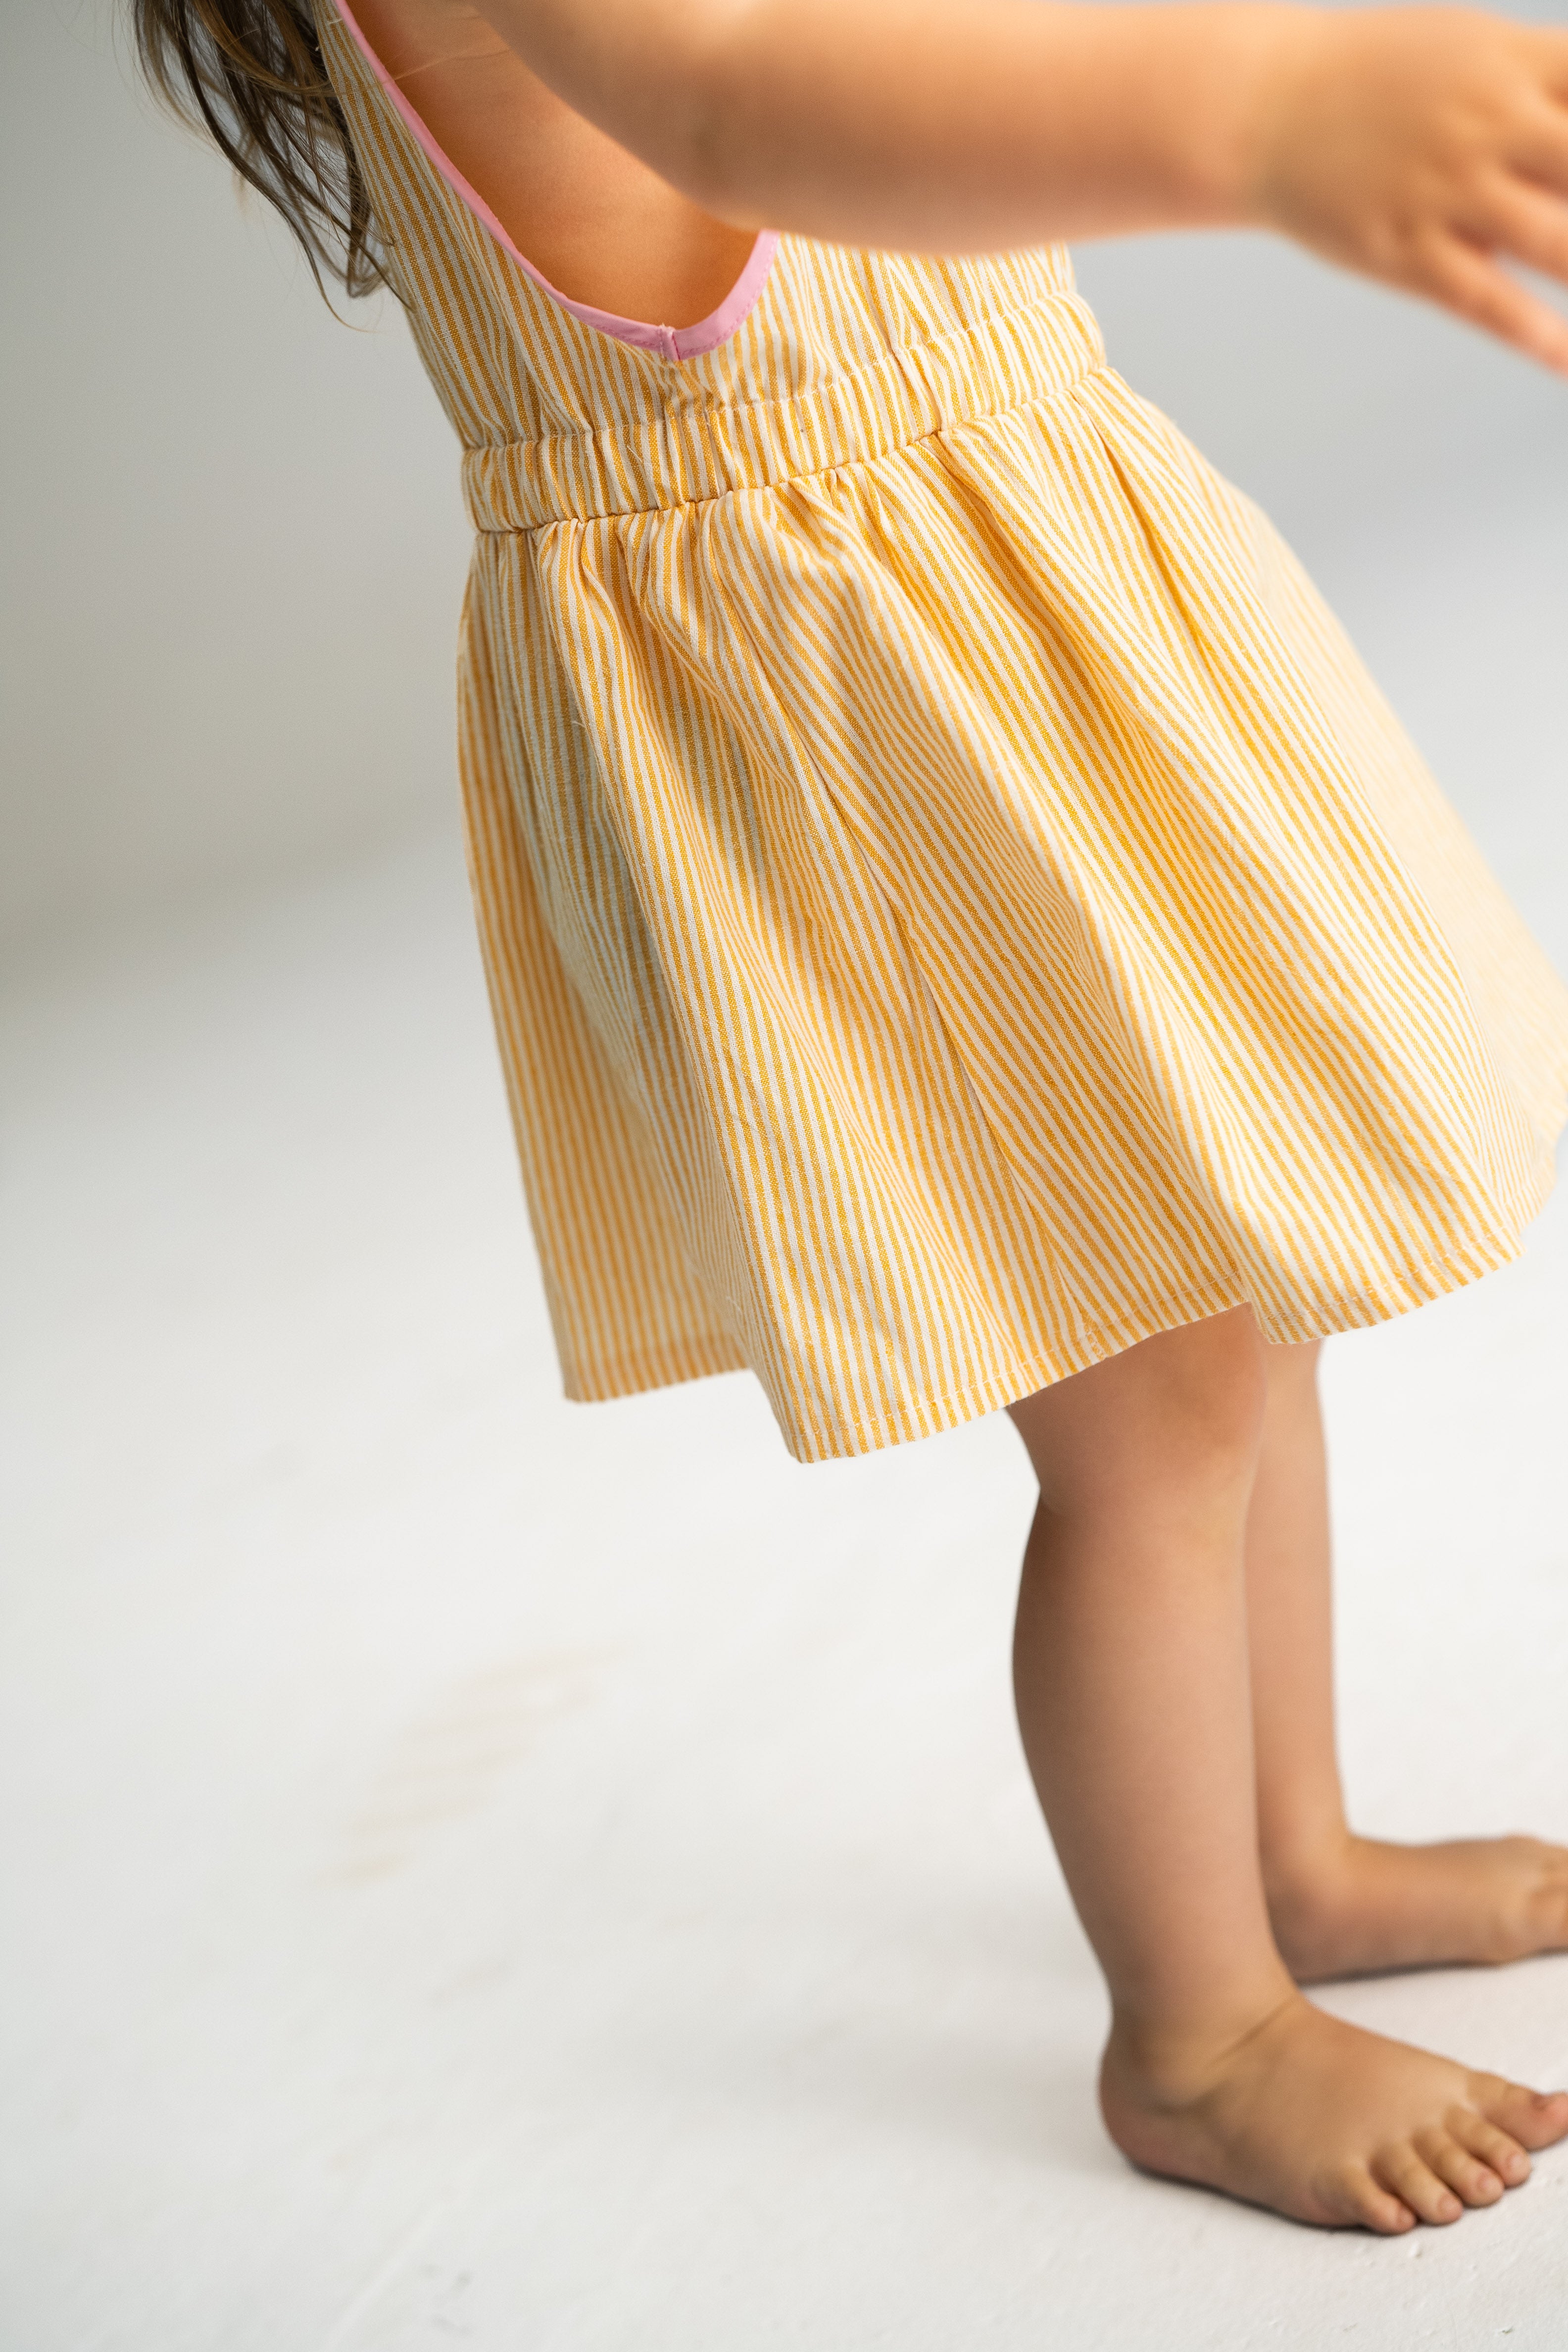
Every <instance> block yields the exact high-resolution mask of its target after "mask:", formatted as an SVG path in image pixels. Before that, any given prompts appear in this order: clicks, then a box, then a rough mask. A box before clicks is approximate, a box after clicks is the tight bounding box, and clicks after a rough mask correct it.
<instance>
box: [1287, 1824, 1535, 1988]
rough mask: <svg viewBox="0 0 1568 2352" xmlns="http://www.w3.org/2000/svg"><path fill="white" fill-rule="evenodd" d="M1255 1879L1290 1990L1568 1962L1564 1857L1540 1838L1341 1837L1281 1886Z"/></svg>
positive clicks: (1288, 1877) (1303, 1865)
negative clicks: (1431, 1971) (1373, 1972)
mask: <svg viewBox="0 0 1568 2352" xmlns="http://www.w3.org/2000/svg"><path fill="white" fill-rule="evenodd" d="M1267 1875H1268V1879H1269V1881H1270V1884H1269V1897H1268V1908H1269V1916H1270V1917H1271V1919H1272V1921H1273V1926H1274V1933H1275V1937H1276V1940H1277V1941H1278V1943H1279V1949H1280V1952H1281V1953H1282V1955H1283V1957H1284V1959H1285V1964H1286V1966H1287V1967H1288V1968H1289V1970H1290V1972H1291V1974H1292V1975H1293V1976H1294V1977H1295V1978H1296V1979H1298V1981H1299V1982H1300V1983H1310V1982H1311V1981H1312V1980H1313V1979H1319V1978H1323V1977H1335V1976H1354V1975H1356V1974H1358V1973H1361V1972H1363V1971H1365V1970H1367V1969H1411V1968H1424V1967H1431V1966H1436V1965H1441V1964H1444V1963H1449V1964H1452V1963H1455V1962H1465V1961H1476V1962H1490V1963H1497V1962H1500V1961H1503V1960H1520V1959H1523V1958H1526V1957H1527V1956H1528V1955H1529V1954H1531V1953H1532V1952H1558V1951H1564V1950H1568V1848H1565V1847H1563V1846H1560V1845H1547V1844H1545V1843H1543V1842H1542V1840H1541V1839H1540V1838H1531V1837H1503V1838H1459V1839H1455V1840H1454V1841H1453V1842H1452V1843H1447V1844H1443V1845H1386V1844H1384V1843H1381V1842H1380V1841H1379V1840H1377V1839H1376V1838H1361V1837H1350V1836H1347V1837H1345V1838H1344V1839H1343V1840H1342V1841H1341V1842H1339V1843H1336V1844H1335V1845H1334V1846H1333V1847H1331V1849H1329V1850H1328V1851H1326V1852H1325V1853H1321V1855H1320V1856H1319V1857H1318V1858H1317V1859H1316V1860H1315V1861H1314V1862H1313V1863H1311V1864H1302V1865H1301V1866H1300V1867H1299V1868H1298V1869H1297V1870H1296V1871H1295V1872H1293V1873H1292V1874H1289V1875H1287V1874H1283V1873H1280V1872H1277V1871H1275V1872H1269V1873H1268V1874H1267Z"/></svg>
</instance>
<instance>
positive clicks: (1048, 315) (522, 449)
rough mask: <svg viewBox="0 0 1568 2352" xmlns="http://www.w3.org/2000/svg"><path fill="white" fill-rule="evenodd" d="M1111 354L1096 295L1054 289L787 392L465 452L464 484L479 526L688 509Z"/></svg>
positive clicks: (1020, 399) (861, 450)
mask: <svg viewBox="0 0 1568 2352" xmlns="http://www.w3.org/2000/svg"><path fill="white" fill-rule="evenodd" d="M1104 364H1105V346H1104V344H1103V343H1102V341H1100V329H1099V327H1098V326H1097V325H1096V323H1095V319H1094V314H1093V312H1092V311H1091V310H1089V307H1088V305H1087V303H1085V302H1083V301H1081V300H1080V299H1079V297H1078V296H1077V295H1076V294H1071V293H1067V292H1063V293H1061V294H1054V295H1052V296H1050V297H1049V298H1048V299H1046V300H1045V301H1042V302H1038V303H1034V304H1031V306H1030V307H1029V308H1028V309H1026V310H1008V311H1003V312H1000V313H998V314H997V315H995V316H994V317H991V318H986V319H982V320H976V321H975V322H974V323H973V325H970V326H966V327H960V328H955V329H954V330H953V331H952V332H950V333H948V334H944V335H937V336H933V337H932V338H931V340H930V341H927V342H923V343H912V344H908V345H904V344H897V345H894V346H893V347H892V348H890V349H889V350H888V351H887V352H883V353H881V354H880V355H879V357H878V358H877V359H875V360H873V361H871V362H868V364H867V365H866V366H863V367H858V368H852V369H849V370H847V371H846V373H844V374H843V375H839V376H835V377H833V378H831V379H830V380H829V381H828V382H827V383H822V384H817V385H813V386H811V387H810V388H809V389H808V390H806V391H805V392H799V393H795V394H793V395H792V396H791V397H789V398H788V399H784V400H755V401H746V400H736V401H731V402H727V403H721V404H715V405H714V406H712V407H709V408H692V409H679V408H677V409H671V410H669V411H668V412H666V413H665V414H663V415H658V416H655V417H653V418H651V419H648V420H647V421H644V420H642V419H627V420H626V422H624V423H617V424H614V425H605V426H601V427H600V429H599V430H598V431H597V432H590V433H572V434H557V435H553V436H550V437H549V438H547V439H544V440H540V441H508V442H503V443H501V444H500V446H497V447H490V448H479V449H469V450H467V451H466V452H465V453H464V457H463V493H464V497H465V499H466V500H467V502H468V513H469V516H470V518H471V519H472V521H473V525H474V528H475V530H479V531H528V530H541V529H542V528H543V527H544V526H545V525H546V524H549V523H552V522H562V521H565V520H569V519H575V520H579V521H584V522H588V521H593V520H597V519H598V518H600V517H603V516H608V515H617V514H643V513H647V512H649V511H651V510H654V509H659V508H664V507H679V506H689V505H692V504H694V503H696V502H697V501H698V500H700V499H718V498H723V497H724V496H725V495H726V494H727V493H728V492H730V491H732V490H748V489H759V488H763V487H765V486H766V485H768V484H771V483H776V482H786V481H789V480H791V479H794V478H798V477H800V476H802V475H807V474H820V473H826V472H828V471H829V470H830V469H831V468H832V467H836V466H852V465H856V464H858V463H863V462H864V461H865V460H867V459H868V458H873V457H884V456H886V455H887V453H888V452H889V450H891V449H897V448H900V447H901V446H903V445H904V444H905V443H906V442H910V441H918V440H921V439H923V438H924V436H926V435H927V434H928V433H940V432H942V430H943V428H944V427H946V426H948V425H958V424H962V423H964V422H965V421H967V420H969V419H971V418H975V417H982V416H994V415H999V414H1000V413H1001V412H1002V411H1003V410H1004V409H1008V408H1016V407H1018V406H1019V405H1021V404H1023V403H1025V402H1027V401H1032V400H1039V399H1041V398H1044V397H1047V396H1048V395H1049V394H1052V393H1056V392H1062V391H1065V390H1066V389H1067V388H1068V385H1069V384H1072V383H1076V382H1077V381H1078V380H1079V377H1081V376H1084V375H1087V374H1089V373H1090V372H1091V371H1092V370H1093V369H1095V368H1098V367H1103V366H1104Z"/></svg>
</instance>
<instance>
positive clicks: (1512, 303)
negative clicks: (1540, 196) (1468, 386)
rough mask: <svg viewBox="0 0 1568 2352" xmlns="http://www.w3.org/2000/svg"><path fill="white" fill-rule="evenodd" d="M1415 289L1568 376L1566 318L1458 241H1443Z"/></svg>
mask: <svg viewBox="0 0 1568 2352" xmlns="http://www.w3.org/2000/svg"><path fill="white" fill-rule="evenodd" d="M1416 290H1417V291H1419V292H1421V293H1425V294H1429V295H1430V296H1431V297H1432V299H1434V300H1435V301H1437V302H1440V303H1442V304H1443V306H1444V308H1445V309H1447V310H1455V311H1457V312H1458V315H1459V317H1460V318H1461V319H1468V320H1469V321H1470V323H1471V325H1472V326H1476V327H1484V328H1485V329H1486V330H1487V331H1488V333H1489V334H1493V335H1497V336H1500V338H1501V340H1502V341H1504V342H1505V343H1512V344H1513V345H1514V347H1515V349H1516V350H1518V351H1521V352H1528V353H1529V355H1530V357H1531V359H1535V360H1540V361H1542V362H1543V363H1544V364H1545V365H1546V366H1547V367H1550V368H1555V369H1556V370H1557V371H1558V373H1560V374H1563V375H1568V319H1563V318H1560V317H1559V316H1558V314H1557V312H1556V311H1555V310H1552V309H1551V307H1550V306H1549V305H1548V304H1547V303H1545V302H1542V301H1541V300H1539V299H1538V298H1537V297H1536V296H1535V295H1533V294H1530V293H1527V292H1526V290H1525V289H1524V288H1523V287H1522V286H1521V285H1520V284H1519V282H1518V280H1517V279H1516V278H1510V276H1509V274H1508V271H1507V270H1506V269H1505V268H1503V267H1502V266H1501V264H1500V262H1498V261H1495V260H1493V259H1492V258H1491V257H1490V256H1489V255H1488V254H1485V253H1481V252H1479V251H1478V250H1477V249H1476V247H1474V246H1472V245H1467V244H1466V243H1465V242H1464V241H1463V239H1462V238H1459V237H1448V238H1446V239H1445V240H1444V241H1443V242H1442V243H1441V244H1439V245H1438V246H1436V247H1435V248H1434V249H1433V252H1432V254H1431V257H1430V260H1429V262H1428V265H1427V268H1426V271H1425V272H1424V273H1423V276H1422V277H1421V278H1420V279H1418V280H1417V281H1416Z"/></svg>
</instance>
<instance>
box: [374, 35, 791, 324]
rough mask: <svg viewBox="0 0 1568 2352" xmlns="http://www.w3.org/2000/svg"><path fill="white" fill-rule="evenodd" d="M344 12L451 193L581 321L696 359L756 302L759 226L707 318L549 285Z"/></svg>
mask: <svg viewBox="0 0 1568 2352" xmlns="http://www.w3.org/2000/svg"><path fill="white" fill-rule="evenodd" d="M332 5H333V6H334V7H335V8H336V10H337V13H338V15H339V16H341V17H342V23H343V27H344V30H345V31H346V32H347V33H348V36H349V37H350V39H351V40H352V41H353V44H354V46H355V47H356V48H357V49H358V50H359V52H360V54H361V56H362V57H363V59H364V61H365V63H366V65H367V66H369V68H370V69H371V71H372V73H373V74H374V76H375V78H376V79H377V81H378V82H379V83H380V84H381V87H382V89H384V91H385V92H386V95H387V96H388V98H389V99H390V100H392V103H393V105H394V106H395V108H396V109H397V111H398V113H399V114H400V115H401V116H402V118H403V121H404V122H405V124H406V125H407V127H408V129H409V130H410V131H412V132H413V134H414V136H415V138H416V140H417V141H418V142H419V144H420V146H421V147H422V148H423V149H424V151H425V152H426V155H427V156H428V157H429V159H430V161H431V163H434V165H435V166H436V169H437V172H439V173H440V174H441V177H442V178H443V179H444V180H445V181H446V183H447V186H448V187H449V188H450V189H451V191H452V194H454V195H455V196H456V197H458V200H459V202H460V203H462V204H465V205H467V206H468V210H469V211H470V212H471V213H472V214H473V215H474V217H475V219H476V220H478V221H479V222H480V223H482V225H483V226H484V227H486V228H488V229H489V233H490V235H491V236H493V237H494V239H495V241H496V243H497V244H498V245H499V246H500V247H501V249H502V251H503V252H505V253H509V254H510V256H511V257H512V259H513V260H514V261H515V262H516V264H517V266H518V268H520V269H521V270H522V271H524V272H525V273H526V275H527V276H528V277H530V278H532V280H533V282H534V284H535V285H536V286H537V287H538V289H539V290H540V292H541V293H542V294H547V295H548V296H549V297H550V299H551V300H552V302H555V303H558V304H559V305H560V307H561V309H562V310H569V311H570V312H571V313H572V316H573V317H574V319H581V320H582V321H583V324H584V326H585V327H595V328H597V330H598V331H599V333H600V334H602V335H614V337H615V338H616V341H617V342H621V343H635V344H636V345H637V349H638V350H639V351H644V352H657V353H658V357H659V358H660V359H661V360H694V359H699V358H700V356H701V354H702V353H703V352H710V351H713V350H714V349H715V348H716V347H717V346H718V345H719V344H720V343H721V342H723V341H725V340H726V338H727V337H729V336H731V335H732V334H733V333H734V331H735V330H736V328H737V327H738V326H739V325H740V324H741V322H742V320H743V319H744V318H745V317H746V315H747V313H748V312H749V311H750V310H752V308H753V307H754V306H755V303H756V300H757V297H758V296H759V295H760V294H761V292H762V290H763V287H764V286H765V285H766V284H767V281H768V272H769V271H770V270H771V269H772V268H773V254H774V251H775V249H776V247H777V246H778V241H779V240H778V232H777V231H776V230H775V229H771V228H768V229H763V231H762V233H761V235H760V236H758V238H757V241H756V243H755V245H753V246H752V251H751V256H750V258H749V259H748V260H747V263H746V266H745V268H744V269H742V272H741V274H740V276H739V278H736V280H735V283H734V284H733V286H731V289H730V291H729V292H728V294H726V295H725V297H724V299H723V300H722V301H721V303H720V305H719V308H718V309H717V310H712V311H710V313H709V315H708V317H707V318H706V319H699V320H698V321H697V324H696V325H695V326H694V327H656V326H652V325H650V324H649V323H648V321H647V320H646V319H621V318H617V317H616V313H615V312H614V311H613V310H595V309H594V307H593V305H592V304H591V303H589V302H574V301H573V299H572V297H571V296H570V295H569V294H563V293H562V291H561V289H560V288H559V287H558V286H552V284H551V283H550V280H549V278H546V277H545V276H544V274H543V272H542V270H539V269H536V268H534V266H533V264H532V262H531V261H530V260H529V258H528V257H527V255H526V254H523V253H520V252H519V251H518V249H517V247H516V246H515V245H514V244H513V243H512V241H511V239H510V236H508V235H507V233H506V231H505V229H504V228H502V226H501V225H500V221H499V220H498V219H497V218H496V216H495V215H494V213H492V212H491V210H490V208H489V205H487V204H486V202H485V200H484V198H483V196H481V195H480V194H479V190H478V189H477V188H475V187H473V186H471V185H470V184H469V183H468V181H467V180H465V179H464V177H463V175H462V173H461V172H459V171H458V167H457V165H456V164H455V163H453V161H452V159H451V157H450V156H449V155H448V154H447V152H445V150H444V149H442V148H440V147H437V144H436V142H435V140H434V139H433V138H432V137H431V136H430V133H429V131H427V130H426V128H425V125H424V123H423V121H421V120H420V118H419V116H418V115H417V114H416V112H415V110H414V109H413V107H412V106H410V104H409V102H408V100H407V99H406V98H405V96H404V94H403V92H402V90H400V89H399V88H398V86H397V84H396V83H395V81H394V80H393V79H392V76H391V75H390V74H389V73H388V72H387V70H386V68H385V67H384V65H383V64H382V62H381V59H380V58H378V57H377V56H376V54H375V51H374V49H373V48H372V47H371V45H370V43H369V42H368V41H367V40H366V39H365V37H364V35H363V33H362V32H361V31H360V28H359V26H358V25H357V24H356V23H355V21H354V19H353V15H352V14H351V13H350V10H349V6H348V0H332Z"/></svg>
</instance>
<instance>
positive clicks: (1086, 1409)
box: [1010, 1307, 1268, 1510]
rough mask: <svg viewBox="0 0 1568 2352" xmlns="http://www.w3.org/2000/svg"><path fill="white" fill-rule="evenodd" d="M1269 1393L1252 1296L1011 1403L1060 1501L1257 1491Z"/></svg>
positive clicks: (1043, 1483)
mask: <svg viewBox="0 0 1568 2352" xmlns="http://www.w3.org/2000/svg"><path fill="white" fill-rule="evenodd" d="M1267 1403H1268V1367H1267V1364H1266V1362H1265V1349H1264V1341H1263V1339H1262V1337H1261V1334H1260V1333H1259V1331H1258V1326H1257V1324H1256V1323H1255V1321H1254V1320H1253V1318H1252V1313H1251V1310H1250V1308H1247V1307H1241V1308H1237V1309H1234V1310H1233V1311H1232V1312H1230V1313H1228V1314H1226V1315H1221V1316H1214V1317H1209V1318H1205V1319H1204V1320H1203V1321H1202V1322H1198V1323H1190V1324H1184V1325H1182V1326H1181V1327H1180V1328H1177V1329H1175V1330H1172V1331H1162V1332H1159V1333H1157V1334H1156V1335H1155V1336H1154V1337H1153V1338H1152V1339H1146V1340H1143V1341H1141V1342H1140V1343H1139V1345H1138V1346H1136V1347H1133V1348H1130V1349H1127V1350H1126V1351H1125V1352H1124V1353H1123V1354H1122V1355H1120V1356H1115V1357H1111V1358H1110V1359H1108V1360H1106V1361H1105V1362H1104V1363H1101V1364H1096V1365H1094V1366H1092V1367H1091V1368H1090V1370H1089V1371H1087V1372H1080V1373H1078V1374H1076V1375H1075V1376H1074V1377H1073V1378H1072V1379H1071V1380H1069V1381H1061V1382H1060V1383H1058V1386H1057V1387H1056V1388H1054V1389H1047V1390H1042V1391H1040V1392H1039V1394H1038V1395H1037V1396H1034V1397H1026V1398H1025V1399H1023V1400H1021V1402H1019V1403H1018V1404H1016V1405H1014V1406H1012V1407H1011V1408H1010V1411H1011V1413H1012V1417H1013V1420H1014V1422H1015V1423H1016V1427H1017V1429H1018V1432H1019V1434H1020V1435H1021V1436H1022V1438H1023V1440H1024V1443H1025V1444H1026V1447H1027V1448H1028V1451H1029V1455H1030V1458H1031V1460H1032V1462H1033V1464H1034V1466H1035V1471H1036V1474H1037V1476H1038V1478H1039V1481H1040V1491H1041V1494H1042V1496H1043V1498H1044V1499H1045V1501H1046V1503H1047V1506H1048V1507H1051V1508H1053V1509H1058V1510H1074V1509H1079V1508H1090V1509H1097V1510H1098V1509H1101V1508H1105V1507H1111V1508H1116V1509H1125V1508H1128V1507H1136V1505H1137V1504H1138V1502H1139V1501H1140V1499H1142V1498H1145V1497H1149V1496H1153V1495H1156V1494H1162V1495H1172V1494H1174V1493H1177V1492H1184V1493H1187V1494H1192V1495H1194V1496H1207V1495H1212V1496H1215V1497H1216V1498H1218V1497H1220V1496H1225V1495H1227V1494H1236V1495H1238V1496H1245V1494H1246V1493H1247V1491H1248V1490H1249V1489H1250V1486H1251V1481H1252V1475H1253V1471H1254V1468H1255V1466H1256V1464H1257V1459H1258V1449H1259V1446H1260V1444H1261V1443H1262V1436H1263V1423H1264V1413H1265V1409H1266V1406H1267Z"/></svg>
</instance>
